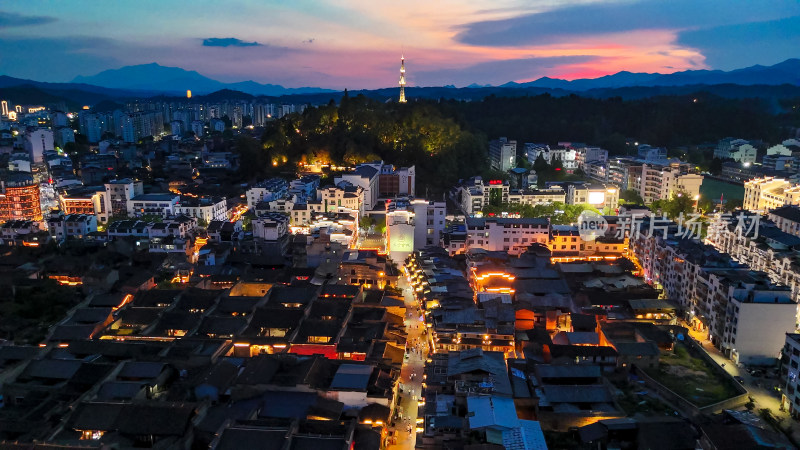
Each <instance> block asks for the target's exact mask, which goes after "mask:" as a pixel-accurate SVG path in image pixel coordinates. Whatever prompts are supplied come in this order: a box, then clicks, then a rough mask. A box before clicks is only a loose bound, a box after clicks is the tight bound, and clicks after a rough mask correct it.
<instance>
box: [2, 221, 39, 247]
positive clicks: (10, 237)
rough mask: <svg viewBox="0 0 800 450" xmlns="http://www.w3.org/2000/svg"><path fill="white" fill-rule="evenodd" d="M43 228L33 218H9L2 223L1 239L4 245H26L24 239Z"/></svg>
mask: <svg viewBox="0 0 800 450" xmlns="http://www.w3.org/2000/svg"><path fill="white" fill-rule="evenodd" d="M41 231H42V230H41V229H40V228H39V223H38V222H34V221H32V220H7V221H5V223H3V224H2V225H0V239H1V240H2V244H3V245H24V241H25V240H26V239H28V238H30V237H32V236H34V235H36V234H38V233H39V232H41Z"/></svg>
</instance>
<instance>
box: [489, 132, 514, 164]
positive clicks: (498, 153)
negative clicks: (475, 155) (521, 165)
mask: <svg viewBox="0 0 800 450" xmlns="http://www.w3.org/2000/svg"><path fill="white" fill-rule="evenodd" d="M489 164H490V165H491V166H492V168H493V169H496V170H500V171H502V172H506V171H508V170H511V169H513V168H515V167H517V141H509V140H508V139H507V138H504V137H501V138H500V139H495V140H493V141H489Z"/></svg>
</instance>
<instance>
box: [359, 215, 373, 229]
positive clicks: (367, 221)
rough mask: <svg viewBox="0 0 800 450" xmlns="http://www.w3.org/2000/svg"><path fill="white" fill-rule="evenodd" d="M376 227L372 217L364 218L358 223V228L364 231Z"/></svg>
mask: <svg viewBox="0 0 800 450" xmlns="http://www.w3.org/2000/svg"><path fill="white" fill-rule="evenodd" d="M373 225H375V219H373V218H372V217H370V216H363V217H361V219H360V220H359V221H358V226H360V227H361V228H362V229H364V230H368V229H369V227H371V226H373Z"/></svg>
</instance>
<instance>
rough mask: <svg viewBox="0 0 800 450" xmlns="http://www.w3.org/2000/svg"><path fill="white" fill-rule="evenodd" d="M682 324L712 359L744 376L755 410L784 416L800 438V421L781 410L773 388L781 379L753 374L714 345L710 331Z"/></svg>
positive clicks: (735, 374)
mask: <svg viewBox="0 0 800 450" xmlns="http://www.w3.org/2000/svg"><path fill="white" fill-rule="evenodd" d="M682 325H683V326H685V327H687V328H689V336H691V337H692V338H694V339H695V340H696V341H698V342H700V343H701V344H702V345H703V350H705V351H706V353H708V356H710V357H711V359H713V360H714V361H715V362H716V363H717V364H719V365H720V366H722V368H723V369H725V371H726V372H728V373H729V374H731V375H732V376H739V377H742V380H743V381H744V383H742V385H743V386H744V388H745V389H747V393H748V395H749V396H750V397H752V398H753V402H754V403H755V405H756V407H755V408H754V409H753V410H754V411H758V410H760V409H763V408H768V409H769V410H770V412H771V413H772V415H773V416H775V417H777V418H779V419H780V418H783V425H786V424H789V425H790V426H791V427H792V435H793V436H794V437H795V438H800V423H798V422H797V421H796V420H794V419H792V418H791V416H789V412H788V411H781V410H780V393H779V392H775V390H774V389H773V386H776V385H779V384H780V380H778V379H770V378H764V377H753V376H751V375H750V374H749V373H748V372H747V371H746V370H744V369H741V368H739V367H737V366H736V364H734V363H733V361H731V360H730V359H728V358H727V357H726V356H725V355H724V354H723V353H722V352H720V351H719V349H717V348H716V347H714V345H712V344H711V341H709V340H708V339H707V338H708V333H700V332H697V331H694V330H692V329H691V328H690V327H689V326H688V325H687V324H686V323H683V324H682Z"/></svg>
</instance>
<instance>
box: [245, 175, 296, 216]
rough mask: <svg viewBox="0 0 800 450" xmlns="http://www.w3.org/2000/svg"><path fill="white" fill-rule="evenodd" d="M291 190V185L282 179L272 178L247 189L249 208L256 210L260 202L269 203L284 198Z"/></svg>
mask: <svg viewBox="0 0 800 450" xmlns="http://www.w3.org/2000/svg"><path fill="white" fill-rule="evenodd" d="M288 189H289V183H287V182H286V180H284V179H282V178H270V179H268V180H264V181H262V182H260V183H257V184H255V185H253V186H251V187H250V188H249V189H247V193H246V197H247V207H248V208H250V209H254V208H255V207H256V205H257V204H258V203H259V202H269V201H272V200H276V199H279V198H283V197H284V196H285V195H286V193H287V191H288Z"/></svg>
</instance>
